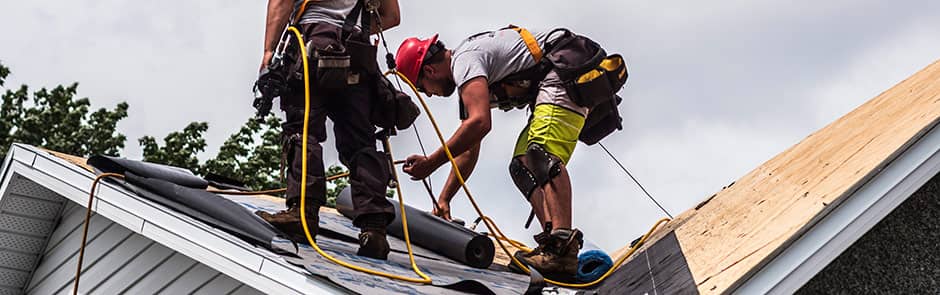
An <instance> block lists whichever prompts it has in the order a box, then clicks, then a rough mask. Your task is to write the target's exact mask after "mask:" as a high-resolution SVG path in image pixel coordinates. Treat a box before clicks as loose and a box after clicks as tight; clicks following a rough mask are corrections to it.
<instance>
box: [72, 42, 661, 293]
mask: <svg viewBox="0 0 940 295" xmlns="http://www.w3.org/2000/svg"><path fill="white" fill-rule="evenodd" d="M288 30H290V31H291V32H293V33H294V36H295V37H296V38H297V41H298V43H299V45H300V51H301V57H302V60H303V68H304V108H305V111H304V128H303V148H302V149H303V150H302V152H303V155H302V161H303V163H302V165H301V180H300V181H301V186H300V215H301V218H300V221H301V225H302V226H303V229H304V234H305V235H306V237H307V241H308V242H310V246H312V247H313V248H314V249H315V250H316V251H317V253H319V254H320V255H321V256H323V257H324V258H326V259H327V260H329V261H331V262H333V263H335V264H338V265H342V266H344V267H347V268H349V269H352V270H356V271H359V272H364V273H368V274H372V275H377V276H381V277H386V278H390V279H395V280H401V281H406V282H412V283H419V284H430V283H431V278H430V277H429V276H428V275H426V274H424V273H423V272H421V270H420V269H419V268H418V265H417V263H416V262H415V258H414V253H413V252H412V248H411V238H410V236H409V233H408V217H407V215H406V214H405V207H404V204H405V202H404V199H403V197H402V192H401V186H400V185H399V186H397V187H396V190H397V192H398V203H399V204H401V205H400V206H398V207H399V209H400V210H399V214H401V223H402V229H403V231H404V234H405V245H406V247H407V249H408V258H409V260H410V262H411V268H412V269H413V270H414V272H415V274H417V275H418V276H420V277H421V279H417V278H409V277H405V276H400V275H396V274H390V273H385V272H381V271H377V270H372V269H367V268H364V267H360V266H356V265H352V264H349V263H347V262H344V261H341V260H338V259H336V258H334V257H333V256H330V255H329V254H327V253H326V252H324V251H323V250H322V249H320V247H319V246H317V243H316V242H314V240H313V237H312V236H311V235H310V228H309V227H308V225H307V215H306V212H305V204H306V195H307V186H306V183H307V124H308V122H309V119H310V114H309V110H310V75H309V73H310V71H309V66H308V63H307V55H306V54H303V53H305V52H307V50H306V46H305V45H304V42H303V36H302V35H301V33H300V31H298V30H297V28H295V27H288ZM393 74H394V75H397V76H398V77H399V78H400V79H401V80H402V81H405V83H407V84H408V86H410V87H411V90H412V91H414V93H415V95H416V96H417V97H418V101H420V102H421V106H422V107H423V108H424V111H425V112H426V113H427V114H428V119H429V120H430V121H431V125H432V126H433V127H434V131H435V132H436V133H437V137H438V139H439V140H440V142H441V146H442V147H443V148H444V153H445V154H446V155H447V159H448V160H450V163H451V165H452V166H454V167H457V162H456V161H455V160H454V156H453V155H452V154H451V153H450V149H449V148H448V147H447V142H446V140H445V139H444V135H443V134H442V133H441V129H440V127H439V126H438V125H437V121H436V120H435V119H434V115H433V114H432V113H431V109H430V108H429V107H428V104H427V102H425V100H424V97H422V96H421V93H420V92H419V91H418V89H417V88H416V87H415V85H414V83H412V82H411V80H408V78H407V77H405V76H404V75H402V74H401V73H399V72H397V71H389V72H386V73H385V75H386V76H388V75H393ZM385 142H386V146H389V147H390V146H391V145H390V144H388V138H386V139H385ZM387 152H388V153H389V154H391V153H392V151H391V148H389V150H388V151H387ZM399 163H401V161H395V164H399ZM453 170H454V174H455V175H456V176H457V181H458V182H460V186H461V188H462V189H463V191H464V193H466V194H467V199H468V200H470V204H471V205H473V209H474V210H475V211H476V212H477V215H479V216H480V218H481V220H482V221H483V222H484V224H485V225H486V227H487V228H488V229H489V230H490V235H491V236H493V237H494V238H495V240H496V243H497V244H499V247H500V248H502V250H503V252H504V253H506V256H509V258H510V259H511V260H512V263H513V264H515V265H516V266H518V267H519V268H520V269H522V270H524V271H525V272H527V273H528V272H530V270H529V268H528V267H526V266H525V265H524V264H523V263H521V262H519V260H517V259H516V258H515V257H514V256H513V255H512V253H509V249H507V248H506V245H504V244H503V241H506V242H508V243H509V244H511V245H512V246H514V247H516V248H519V249H521V250H523V251H526V252H529V251H532V250H531V249H530V248H528V247H526V246H525V244H523V243H521V242H519V241H516V240H513V239H510V238H509V237H508V236H506V235H505V234H503V232H502V230H500V229H499V227H498V226H497V225H496V222H495V221H493V220H492V219H491V218H489V217H488V216H486V215H484V214H483V211H482V210H481V209H480V206H479V205H477V202H476V200H475V199H474V198H473V195H472V194H470V189H469V188H468V187H467V184H466V182H465V181H464V178H463V175H461V173H460V170H459V169H453ZM346 176H348V173H346V174H341V175H336V176H333V177H331V178H332V179H336V178H340V177H346ZM392 176H393V178H395V181H396V182H398V173H397V171H394V169H393V171H392ZM105 177H117V178H123V177H124V175H121V174H116V173H102V174H101V175H98V176H97V177H96V178H95V180H94V181H93V182H92V185H91V190H90V194H89V197H88V211H87V212H86V215H85V222H84V230H83V232H84V234H83V236H82V245H81V248H80V250H79V258H78V269H77V271H76V274H75V284H74V290H73V294H78V285H79V278H81V271H82V267H81V265H82V257H83V256H84V252H85V243H86V236H87V234H88V224H89V219H90V217H91V211H92V210H91V206H92V201H93V200H94V197H95V193H94V192H95V187H96V186H97V184H98V182H99V181H100V180H101V179H103V178H105ZM284 190H285V189H283V188H281V189H274V190H267V191H255V192H232V191H221V190H209V191H210V192H213V193H219V194H261V193H277V192H282V191H284ZM668 221H670V219H669V218H663V219H660V220H659V221H657V222H656V223H655V224H653V226H652V227H651V228H650V229H649V231H647V232H646V234H644V235H643V236H642V237H641V238H640V240H639V241H638V242H637V243H636V244H635V245H633V246H632V247H630V250H628V251H627V253H625V254H624V255H623V256H621V257H620V258H618V259H617V261H616V262H615V263H614V265H613V266H612V267H611V268H610V269H609V270H607V272H606V273H604V275H602V276H601V277H600V278H598V279H597V280H594V281H592V282H588V283H582V284H572V283H564V282H557V281H553V280H549V279H546V280H545V281H546V282H549V283H551V284H554V285H558V286H562V287H569V288H587V287H591V286H593V285H596V284H598V283H600V282H602V281H604V279H606V278H607V277H608V276H610V275H611V274H612V273H613V272H614V271H615V270H617V268H619V267H620V265H621V264H623V262H624V261H626V259H627V258H629V257H630V256H631V255H633V253H634V252H636V250H637V249H639V247H640V246H642V245H643V244H644V243H645V242H646V240H647V239H649V237H650V236H651V235H652V234H653V231H654V230H656V228H658V227H659V226H660V225H661V224H663V223H665V222H668ZM494 233H495V234H494Z"/></svg>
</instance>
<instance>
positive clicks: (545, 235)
mask: <svg viewBox="0 0 940 295" xmlns="http://www.w3.org/2000/svg"><path fill="white" fill-rule="evenodd" d="M532 238H533V239H535V243H536V244H538V246H536V247H535V248H534V249H532V251H529V252H526V251H523V250H517V251H516V252H515V253H513V254H512V256H513V257H515V258H516V260H519V261H524V260H523V259H524V258H529V257H533V256H538V255H540V254H542V250H543V249H544V248H545V245H546V244H547V243H548V242H549V241H550V240H551V231H543V232H540V233H538V234H536V235H534V236H532ZM507 266H508V267H509V270H511V271H513V272H515V273H520V274H525V271H523V270H522V269H521V268H519V266H517V265H516V263H515V262H512V260H509V265H507Z"/></svg>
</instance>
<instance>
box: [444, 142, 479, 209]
mask: <svg viewBox="0 0 940 295" xmlns="http://www.w3.org/2000/svg"><path fill="white" fill-rule="evenodd" d="M479 158H480V144H479V143H478V144H476V145H474V146H473V147H471V148H470V150H469V151H467V152H466V153H463V154H460V156H457V158H455V159H454V161H455V162H457V167H460V176H463V180H464V181H468V180H470V174H471V173H473V168H476V166H477V160H478V159H479ZM459 189H460V181H458V179H457V174H456V173H455V171H454V168H451V169H450V175H449V176H447V182H446V183H444V188H443V189H441V195H440V197H438V199H437V208H435V209H436V210H435V211H434V215H437V216H440V217H442V218H444V219H447V220H450V219H451V217H450V201H451V200H453V199H454V195H456V194H457V190H459ZM438 210H439V211H438Z"/></svg>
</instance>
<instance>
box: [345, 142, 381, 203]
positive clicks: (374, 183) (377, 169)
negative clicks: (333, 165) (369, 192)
mask: <svg viewBox="0 0 940 295" xmlns="http://www.w3.org/2000/svg"><path fill="white" fill-rule="evenodd" d="M344 164H346V165H347V166H348V167H349V174H350V178H351V179H352V180H356V181H362V182H363V184H365V185H367V186H369V187H370V188H372V189H379V187H382V188H383V189H382V192H384V187H385V185H387V184H388V180H389V179H390V178H391V170H390V169H391V167H389V162H388V159H387V157H386V156H385V154H384V153H382V152H379V151H376V150H375V148H362V149H359V150H358V151H357V152H355V153H354V154H353V155H351V156H350V157H349V159H348V163H344Z"/></svg>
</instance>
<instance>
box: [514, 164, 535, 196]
mask: <svg viewBox="0 0 940 295" xmlns="http://www.w3.org/2000/svg"><path fill="white" fill-rule="evenodd" d="M509 176H511V177H512V182H513V183H514V184H515V185H516V188H518V189H519V192H521V193H522V195H523V196H525V199H526V200H528V199H531V198H532V191H534V190H535V188H536V187H538V186H539V185H538V183H537V182H536V181H535V176H534V175H532V171H529V168H526V167H525V164H523V163H522V160H520V159H519V157H516V158H513V159H512V161H510V162H509Z"/></svg>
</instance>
